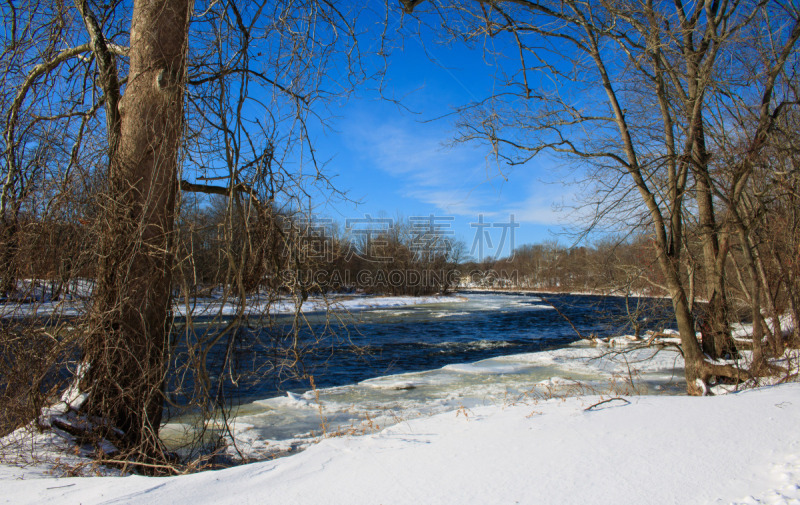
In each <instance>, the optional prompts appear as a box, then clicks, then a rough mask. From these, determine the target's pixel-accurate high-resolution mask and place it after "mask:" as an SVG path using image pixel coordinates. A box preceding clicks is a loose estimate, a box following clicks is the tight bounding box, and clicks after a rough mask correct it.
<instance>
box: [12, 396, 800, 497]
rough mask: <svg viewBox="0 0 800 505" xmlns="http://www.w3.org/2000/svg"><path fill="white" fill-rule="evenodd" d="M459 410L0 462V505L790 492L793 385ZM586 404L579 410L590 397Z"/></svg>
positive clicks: (794, 452)
mask: <svg viewBox="0 0 800 505" xmlns="http://www.w3.org/2000/svg"><path fill="white" fill-rule="evenodd" d="M605 399H609V398H608V397H597V396H595V397H582V398H570V399H566V400H562V399H551V400H546V401H522V402H517V403H514V404H510V405H496V406H484V407H476V408H473V409H460V410H458V411H456V412H452V411H451V412H447V413H443V414H439V415H436V416H433V417H428V418H421V419H416V420H412V421H407V422H403V423H400V424H397V425H395V426H393V427H391V428H388V429H386V430H384V431H382V432H380V433H377V434H374V435H368V436H361V437H337V438H329V439H326V440H323V441H322V442H320V443H319V444H317V445H315V446H313V447H311V448H309V449H308V450H306V451H304V452H302V453H299V454H296V455H294V456H290V457H286V458H281V459H277V460H274V461H268V462H262V463H255V464H250V465H244V466H240V467H235V468H230V469H227V470H220V471H216V472H205V473H199V474H194V475H188V476H181V477H170V478H149V477H140V476H132V477H94V478H63V479H53V478H49V477H46V476H43V475H41V474H40V473H37V471H36V470H35V469H24V468H23V469H18V468H10V467H0V486H2V489H3V493H2V495H1V496H0V502H2V503H15V504H24V503H37V504H38V503H46V502H52V503H58V504H59V505H62V504H71V503H83V504H92V503H131V504H136V503H143V504H144V503H148V504H149V503H172V504H191V505H196V504H198V503H214V504H215V505H222V504H237V505H241V504H248V503H253V504H255V503H267V504H269V503H275V504H285V503H292V504H315V505H316V504H322V503H332V504H336V503H342V504H348V505H357V504H377V503H383V504H387V505H388V504H418V503H425V504H444V503H531V504H543V503H558V504H573V503H574V504H581V505H585V504H587V503H592V504H605V503H608V504H627V503H630V504H637V505H640V504H648V503H652V504H663V503H681V504H687V503H797V500H800V488H799V487H798V484H800V440H798V439H797V436H796V434H797V426H798V424H800V384H796V383H793V384H785V385H781V386H773V387H769V388H764V389H759V390H752V391H747V392H743V393H737V394H731V395H724V396H717V397H705V398H696V397H674V396H673V397H670V396H658V397H654V396H639V397H628V398H627V400H626V401H627V402H629V403H626V401H622V400H614V401H610V402H608V403H604V404H598V403H599V402H600V401H602V400H605ZM595 404H598V405H597V406H596V407H594V408H591V409H589V407H592V405H595Z"/></svg>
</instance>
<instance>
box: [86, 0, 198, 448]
mask: <svg viewBox="0 0 800 505" xmlns="http://www.w3.org/2000/svg"><path fill="white" fill-rule="evenodd" d="M188 16H189V5H188V0H149V1H148V0H137V1H136V2H135V5H134V10H133V17H132V21H131V47H130V72H129V76H128V84H127V89H126V92H125V95H124V96H123V98H122V100H121V102H120V104H119V112H120V116H121V118H120V136H119V142H118V143H117V145H116V148H115V149H114V150H113V152H111V153H110V166H109V188H108V191H109V199H108V202H107V207H106V215H105V216H104V220H103V222H102V224H101V225H100V226H101V227H102V229H101V232H102V240H101V245H100V259H99V267H98V279H97V287H96V291H95V304H94V307H93V309H92V314H91V318H90V331H89V336H88V339H87V342H86V349H85V354H86V361H87V363H88V364H89V371H88V373H87V375H86V376H85V378H84V379H85V381H84V387H85V388H86V390H87V392H88V393H89V399H88V401H87V403H86V404H85V405H86V407H85V408H86V410H87V411H88V413H90V414H92V415H96V416H98V417H101V418H103V419H105V420H107V422H109V423H110V424H111V425H112V426H113V427H114V428H117V429H119V430H121V431H122V435H121V436H120V438H119V439H118V441H119V443H120V445H122V446H123V448H124V449H127V450H133V451H135V452H138V455H136V454H134V457H138V458H140V459H142V458H149V457H153V456H156V455H157V454H158V452H159V448H160V444H159V442H158V428H159V424H160V422H161V411H162V407H163V384H164V377H165V373H166V367H167V363H166V360H165V351H166V349H167V346H166V343H167V340H168V337H169V324H170V317H169V316H170V299H171V288H172V276H171V272H172V268H173V257H172V250H173V247H172V241H173V237H172V235H173V223H174V221H175V213H176V196H177V190H178V181H177V166H178V154H179V148H180V140H181V133H182V119H183V83H184V75H185V65H186V51H187V31H188ZM112 145H113V144H112ZM112 149H113V147H112Z"/></svg>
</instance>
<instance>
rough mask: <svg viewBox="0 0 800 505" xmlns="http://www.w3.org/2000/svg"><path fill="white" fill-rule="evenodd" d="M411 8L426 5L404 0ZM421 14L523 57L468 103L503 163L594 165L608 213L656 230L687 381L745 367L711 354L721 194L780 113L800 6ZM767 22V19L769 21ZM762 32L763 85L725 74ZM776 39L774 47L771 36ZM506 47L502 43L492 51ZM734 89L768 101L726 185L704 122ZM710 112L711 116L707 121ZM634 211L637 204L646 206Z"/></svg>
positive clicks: (457, 6)
mask: <svg viewBox="0 0 800 505" xmlns="http://www.w3.org/2000/svg"><path fill="white" fill-rule="evenodd" d="M401 3H402V4H403V6H404V9H405V11H406V12H407V13H410V12H412V11H414V9H415V7H418V6H419V5H422V6H424V5H427V4H423V3H422V2H418V1H413V2H407V1H403V2H401ZM430 5H432V7H431V9H430V13H428V12H423V13H420V14H419V17H420V19H421V20H423V21H426V22H428V21H430V22H433V21H432V20H440V21H441V30H442V31H443V32H444V33H446V34H448V35H449V36H450V37H452V38H453V39H458V40H462V41H466V42H467V43H470V42H472V41H474V40H476V39H482V40H488V39H493V40H495V41H497V42H496V45H495V46H493V47H495V48H496V47H497V45H498V44H499V45H500V46H501V47H505V48H507V49H508V56H509V57H510V58H516V60H517V64H516V65H510V66H509V65H506V66H501V67H500V68H501V69H502V68H509V67H511V68H512V70H509V71H508V72H506V73H502V70H501V71H500V72H499V75H498V81H499V83H498V84H499V85H500V86H501V91H500V92H497V93H495V94H494V95H492V96H491V97H488V98H487V99H486V100H483V101H480V102H477V103H474V104H470V105H469V106H466V107H464V108H462V109H461V119H460V121H459V127H460V129H461V132H462V133H461V136H460V137H459V140H461V141H481V142H485V143H487V144H488V145H490V146H491V148H492V149H493V151H494V152H495V153H496V155H497V156H498V158H499V159H500V160H503V161H505V162H507V163H510V164H523V163H525V162H526V161H528V160H530V159H531V158H532V157H534V156H536V155H537V154H538V153H540V152H542V151H550V152H555V153H558V154H561V155H563V156H565V157H566V158H567V159H569V160H572V161H573V162H576V163H582V164H584V165H585V166H587V167H588V169H589V170H590V172H589V174H590V177H592V178H594V180H595V181H596V182H597V183H596V184H594V185H592V190H593V191H595V192H596V194H598V195H599V201H598V202H597V209H598V210H599V214H598V218H603V217H606V218H607V217H613V218H615V219H617V220H618V222H622V223H626V225H628V226H636V227H640V228H641V229H643V230H648V232H649V234H651V236H652V239H653V244H654V249H655V254H656V260H657V263H658V265H659V268H660V270H661V271H662V273H663V275H664V278H665V283H666V286H667V288H668V290H669V293H670V296H671V298H672V301H673V308H674V312H675V316H676V319H677V324H678V328H679V330H680V335H681V341H682V350H683V353H684V356H685V358H686V360H685V361H686V378H687V383H688V390H689V392H690V393H692V394H700V393H702V392H703V391H705V390H706V388H705V386H704V383H706V382H708V381H709V380H710V379H711V378H712V377H714V376H727V377H731V378H733V379H736V380H739V379H743V378H745V377H747V376H748V374H747V373H746V372H744V371H742V370H739V369H737V368H734V367H730V366H722V365H718V364H715V363H711V362H709V361H706V360H705V359H704V352H705V353H708V354H710V355H711V356H712V357H720V356H723V355H724V354H726V352H733V351H732V349H731V347H730V330H729V326H728V325H729V315H728V301H727V298H726V297H727V291H728V289H727V285H726V276H725V265H726V262H727V258H728V250H729V243H728V236H727V235H726V234H725V232H724V230H725V228H724V227H722V226H721V225H720V224H719V222H720V220H721V218H720V215H721V212H720V209H719V207H718V206H719V195H720V194H721V193H722V190H721V187H722V185H723V184H730V186H728V188H729V189H730V190H731V191H729V192H726V196H727V198H728V199H727V201H726V202H725V205H726V206H727V207H728V208H730V207H734V206H736V205H738V201H739V199H740V198H741V194H742V190H743V188H744V186H745V184H746V181H747V179H748V177H749V176H750V174H751V173H752V166H753V165H752V159H753V158H752V157H753V156H756V155H757V153H759V152H760V151H761V150H762V149H763V141H764V138H765V136H766V135H767V134H768V132H769V131H770V130H771V128H772V127H773V125H774V117H775V116H776V115H777V114H778V113H779V111H780V110H781V109H782V108H784V107H787V106H789V105H790V104H789V103H784V102H776V100H775V99H774V94H773V93H774V90H775V86H776V85H777V83H779V82H781V81H782V80H785V79H787V78H789V76H791V75H793V74H792V73H791V72H784V70H786V67H787V65H788V64H791V65H794V60H795V58H794V55H795V54H796V44H797V40H798V36H800V13H799V12H798V11H797V9H796V6H792V5H789V4H785V3H781V2H768V1H763V2H735V3H731V2H714V3H708V2H698V3H694V4H691V5H685V4H684V3H683V2H680V1H678V2H674V3H673V4H662V3H656V2H652V1H648V0H642V1H622V2H596V1H589V0H587V1H572V0H567V1H563V2H546V1H545V2H514V1H508V2H506V1H488V0H487V1H475V2H469V3H463V2H462V3H455V2H454V3H450V2H431V4H430ZM764 23H766V28H763V26H764ZM753 37H755V38H760V39H761V40H763V41H765V42H764V44H762V47H766V46H770V47H771V48H772V50H771V51H767V52H764V53H763V54H762V56H763V58H762V60H761V61H760V62H759V64H758V65H756V66H757V70H756V73H757V74H758V75H759V76H763V78H759V79H758V80H757V81H756V82H755V83H754V82H753V81H752V80H751V81H741V80H737V79H729V78H727V74H726V72H727V71H728V70H729V66H730V65H729V62H730V61H731V58H733V57H734V55H735V54H736V53H737V51H739V50H740V49H741V48H742V47H743V46H744V45H746V44H748V43H749V40H751V38H753ZM767 41H768V42H767ZM495 51H496V49H495ZM731 97H736V100H741V101H742V102H741V103H742V104H743V105H744V104H746V106H748V107H755V108H760V113H759V114H758V117H759V119H758V123H757V124H758V126H757V127H756V128H755V129H754V130H753V136H752V138H751V141H750V149H749V151H748V154H747V155H746V156H744V157H743V158H741V159H740V160H739V161H738V166H737V167H736V169H735V170H734V174H735V175H734V177H732V178H731V179H725V180H722V179H720V178H719V176H718V174H717V172H716V171H715V170H714V168H713V166H712V165H711V163H710V160H711V155H710V151H709V147H708V144H709V139H708V138H707V137H708V131H709V130H710V129H711V128H712V124H719V123H720V122H724V121H725V119H724V118H725V117H726V114H725V113H720V112H719V111H721V110H725V109H724V105H725V104H726V103H727V102H728V101H730V100H731ZM712 117H713V118H714V121H711V120H710V118H712ZM637 206H638V208H639V210H637ZM694 215H696V216H697V226H698V231H699V237H700V239H701V241H702V244H703V248H702V250H703V254H702V257H703V262H702V264H703V267H704V268H703V272H704V275H705V285H706V295H707V297H708V301H709V310H708V314H709V315H708V317H707V318H706V320H707V321H708V326H709V329H708V331H706V334H707V336H706V338H704V339H703V345H702V347H701V345H700V343H699V342H698V340H697V338H696V336H695V330H696V328H695V318H694V315H693V313H692V306H693V301H692V300H691V299H690V297H689V294H690V293H689V279H687V277H686V276H685V274H684V272H683V268H682V255H683V254H684V250H685V247H686V242H685V240H686V235H685V230H686V226H687V223H686V220H687V217H692V216H694Z"/></svg>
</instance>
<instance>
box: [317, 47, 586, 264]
mask: <svg viewBox="0 0 800 505" xmlns="http://www.w3.org/2000/svg"><path fill="white" fill-rule="evenodd" d="M426 51H427V55H426ZM431 59H433V60H434V61H431ZM389 61H390V67H389V71H388V76H387V80H386V83H387V85H386V86H385V88H384V89H385V91H386V94H387V95H391V96H396V97H403V105H404V106H405V107H407V109H409V110H404V109H403V108H401V107H398V106H397V105H396V104H393V103H391V102H389V101H386V100H381V99H380V98H379V97H377V96H375V94H374V93H369V92H367V93H363V92H362V93H361V94H360V96H357V97H356V98H353V99H351V100H349V101H348V102H347V103H346V104H344V105H343V106H342V107H341V108H338V109H336V110H335V111H334V113H335V115H336V118H335V119H334V120H333V121H331V122H330V125H331V127H332V128H331V129H330V130H329V131H327V132H325V133H323V134H320V135H319V137H318V138H317V139H315V146H316V149H317V152H318V153H319V154H320V156H321V157H322V158H323V159H326V160H328V163H327V165H326V167H325V173H326V175H327V176H328V177H331V178H332V179H333V183H334V185H335V186H336V187H337V189H339V190H343V191H346V192H347V196H348V197H349V198H350V199H351V200H355V201H357V202H359V203H357V204H355V203H351V202H342V201H332V202H327V203H325V204H323V203H322V202H321V200H323V199H322V198H321V199H320V202H317V205H318V207H317V209H316V210H317V211H318V212H319V213H321V214H323V215H326V216H328V217H331V218H333V219H335V220H337V221H341V222H344V221H345V219H347V218H361V217H364V216H365V215H367V214H368V215H371V216H373V217H378V216H382V217H389V218H397V217H398V216H399V217H406V218H407V217H413V216H430V215H434V216H436V217H437V218H438V217H453V218H454V219H453V220H452V230H453V231H454V236H455V237H456V238H457V239H459V240H462V241H463V242H465V244H466V246H467V249H468V251H467V252H469V250H470V249H472V246H473V245H474V244H475V238H476V233H477V232H478V231H479V230H481V231H483V232H484V234H485V233H487V232H488V233H489V238H488V241H490V242H491V245H492V247H488V246H489V243H488V242H486V241H485V242H484V256H486V255H489V254H491V255H494V254H497V253H498V252H499V253H500V256H505V255H507V254H508V253H510V246H511V245H512V244H511V241H510V236H507V237H506V239H505V240H504V241H502V242H503V243H501V234H502V231H503V226H502V225H503V223H510V220H511V216H512V215H513V216H514V221H515V222H517V223H519V227H516V228H515V236H514V244H513V245H515V246H519V245H522V244H524V243H534V242H542V241H545V240H552V239H554V238H558V237H557V236H556V235H554V234H558V233H560V232H562V231H563V225H564V224H565V223H566V222H567V220H568V219H569V216H568V215H567V214H566V213H564V212H560V211H558V210H557V209H556V207H558V206H562V205H567V206H569V205H573V204H574V203H575V201H574V200H575V196H574V194H575V192H576V189H575V188H574V187H572V186H569V185H565V184H563V181H564V180H566V179H567V178H568V177H569V175H568V174H569V167H567V166H565V165H564V163H563V161H562V160H555V159H552V158H548V157H547V156H541V157H539V158H536V159H535V160H533V161H532V162H529V163H528V164H526V165H524V166H516V167H513V169H512V168H510V167H508V166H505V165H498V163H497V161H496V160H495V159H493V157H492V156H491V154H490V152H489V149H488V148H487V147H486V146H481V145H468V144H458V145H455V146H449V144H451V139H452V138H453V136H454V133H455V130H454V125H453V121H454V118H453V117H452V116H451V117H444V118H441V119H436V118H440V117H441V116H444V115H446V114H448V113H450V112H452V110H453V107H455V106H458V105H463V104H466V103H468V102H470V101H474V100H477V99H480V98H483V97H486V96H488V95H489V94H490V93H491V89H492V85H493V82H492V79H491V74H492V72H493V71H494V70H493V69H492V68H491V67H489V66H487V65H486V64H485V63H484V61H483V59H482V55H481V52H480V51H476V50H470V49H467V48H463V47H460V46H454V47H450V46H442V45H437V44H435V43H433V42H430V41H426V43H425V49H424V50H423V48H422V45H421V44H420V43H419V42H418V41H416V40H406V41H405V49H404V50H403V51H395V52H394V53H393V54H392V56H391V58H390V60H389ZM481 216H483V218H482V219H483V222H484V223H490V224H495V225H496V226H493V227H480V226H474V225H471V224H472V223H478V222H480V219H481ZM441 222H442V223H444V222H445V221H444V220H442V221H441ZM450 222H451V221H447V223H448V224H449V223H450ZM484 237H485V235H484ZM561 241H562V243H566V242H567V241H568V240H566V239H564V238H561ZM501 249H502V250H501ZM477 252H478V251H477V250H476V251H474V253H475V254H474V255H477Z"/></svg>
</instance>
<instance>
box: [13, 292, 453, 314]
mask: <svg viewBox="0 0 800 505" xmlns="http://www.w3.org/2000/svg"><path fill="white" fill-rule="evenodd" d="M464 300H465V298H463V297H460V296H456V295H453V296H444V295H438V296H370V295H330V296H328V297H326V298H323V297H310V298H308V299H307V300H306V301H305V302H303V303H302V305H301V306H300V310H301V312H303V313H312V312H327V311H338V312H354V311H360V310H371V309H381V308H391V307H404V306H411V305H421V304H437V303H456V302H463V301H464ZM88 306H89V299H88V298H86V297H71V296H70V297H64V299H62V300H60V301H50V300H48V299H46V298H45V299H37V300H36V301H31V302H28V303H18V302H13V301H12V302H9V303H0V317H29V316H38V317H46V316H50V315H59V316H70V317H71V316H79V315H81V314H84V313H85V312H86V310H87V309H88ZM296 307H297V302H296V301H294V300H292V299H291V298H285V297H284V298H278V299H271V298H269V297H267V296H258V295H254V296H251V297H248V299H247V301H246V304H245V308H244V314H245V315H262V314H266V313H267V312H269V314H273V315H275V314H292V313H294V312H295V309H296ZM239 309H240V304H239V302H238V300H237V299H235V298H230V297H229V298H227V299H225V300H223V298H222V297H219V296H216V297H209V298H197V299H192V300H191V301H190V303H189V307H188V309H187V305H186V303H185V302H184V301H182V300H176V303H175V305H174V311H175V314H176V315H178V316H182V317H183V316H186V315H187V314H191V315H192V316H194V317H213V316H217V315H223V316H230V315H234V314H238V313H239Z"/></svg>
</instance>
